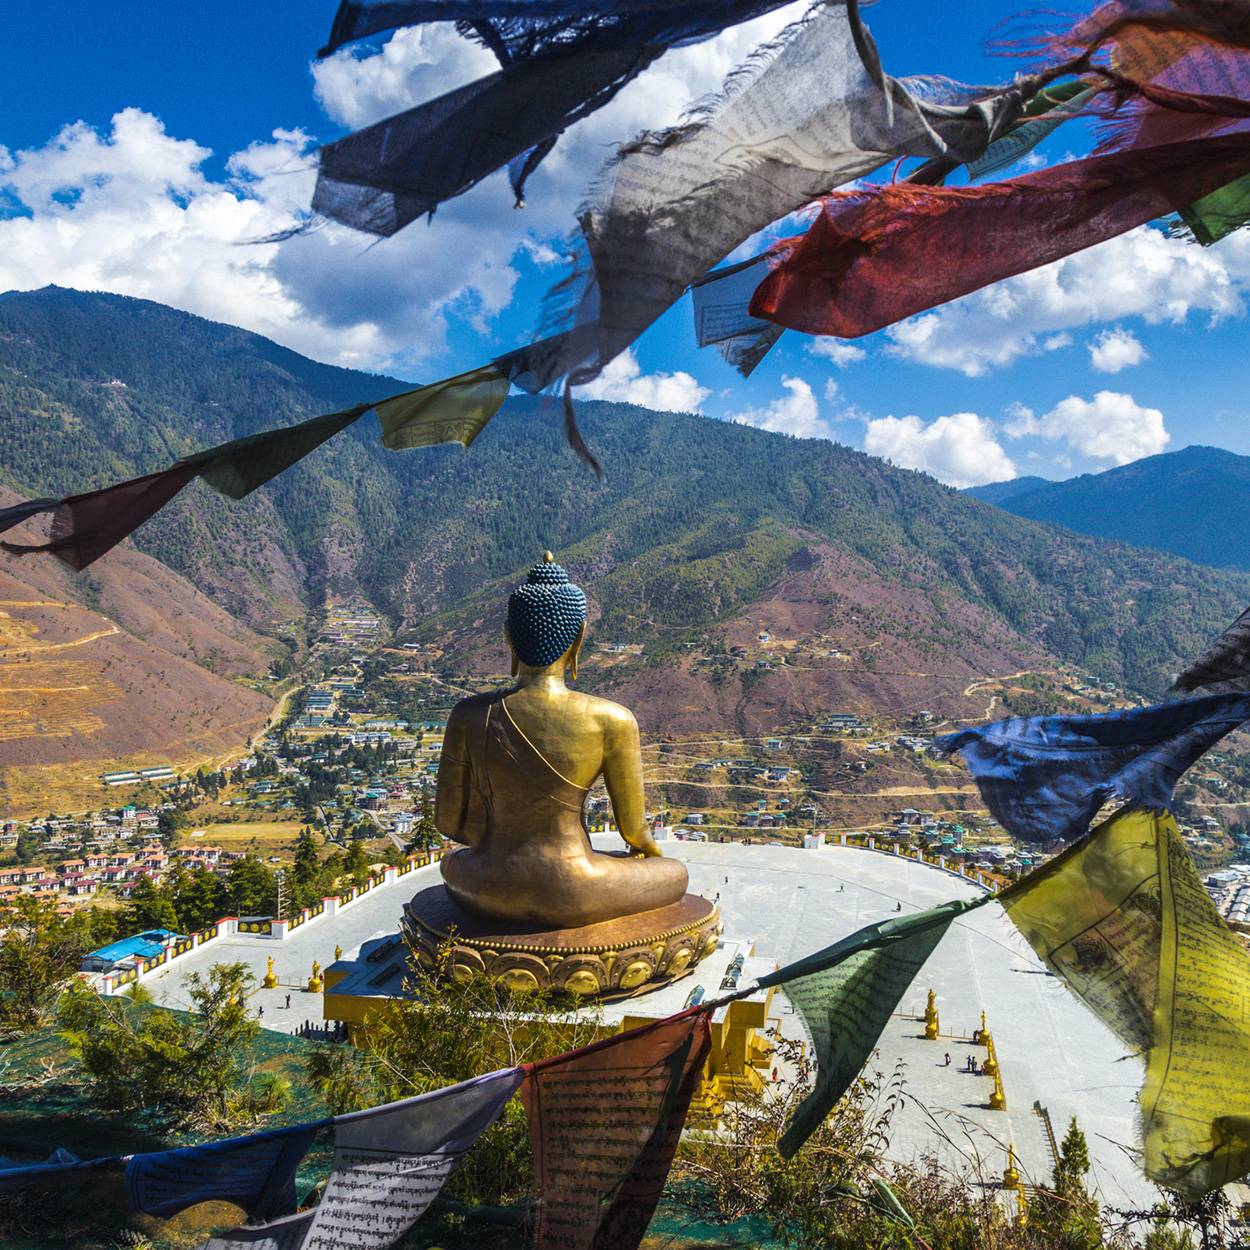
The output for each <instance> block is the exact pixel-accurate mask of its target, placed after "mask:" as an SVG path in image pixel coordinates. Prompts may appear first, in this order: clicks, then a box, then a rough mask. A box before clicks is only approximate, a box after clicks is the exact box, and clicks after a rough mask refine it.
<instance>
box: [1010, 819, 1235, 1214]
mask: <svg viewBox="0 0 1250 1250" xmlns="http://www.w3.org/2000/svg"><path fill="white" fill-rule="evenodd" d="M999 900H1000V901H1001V902H1002V904H1003V906H1004V908H1005V909H1006V911H1007V914H1008V916H1010V917H1011V919H1012V921H1014V922H1015V924H1016V925H1017V926H1018V927H1019V928H1020V931H1021V933H1023V934H1024V936H1025V938H1027V939H1028V941H1029V944H1030V945H1031V946H1032V947H1033V948H1034V950H1036V951H1037V953H1038V955H1040V956H1041V958H1042V959H1043V960H1044V961H1045V963H1046V964H1047V966H1048V967H1049V968H1050V969H1051V970H1052V971H1053V972H1054V973H1055V974H1056V975H1057V976H1059V977H1060V978H1062V979H1063V981H1064V982H1065V983H1066V984H1067V986H1068V988H1069V989H1071V990H1072V991H1073V993H1075V994H1076V995H1077V997H1079V998H1080V999H1081V1000H1082V1001H1083V1002H1084V1003H1085V1004H1086V1005H1087V1006H1088V1007H1090V1008H1091V1010H1093V1011H1094V1012H1095V1013H1096V1014H1097V1015H1098V1016H1099V1017H1100V1018H1101V1019H1102V1020H1103V1021H1104V1022H1105V1023H1106V1024H1107V1026H1108V1027H1109V1028H1110V1029H1112V1030H1113V1031H1114V1032H1115V1033H1116V1034H1117V1036H1119V1037H1120V1038H1121V1039H1122V1040H1123V1041H1124V1042H1125V1043H1126V1044H1127V1045H1128V1046H1130V1047H1132V1048H1133V1049H1134V1050H1135V1051H1140V1052H1143V1053H1144V1056H1145V1060H1146V1074H1145V1083H1144V1085H1143V1088H1142V1092H1141V1096H1140V1103H1141V1127H1142V1147H1143V1158H1142V1167H1143V1170H1144V1171H1145V1173H1146V1175H1147V1176H1148V1177H1149V1178H1150V1179H1151V1180H1153V1181H1155V1182H1156V1183H1158V1184H1160V1185H1164V1186H1166V1187H1168V1188H1169V1189H1175V1190H1178V1191H1179V1192H1180V1193H1181V1194H1183V1195H1184V1196H1185V1197H1186V1198H1189V1199H1194V1198H1198V1197H1200V1196H1201V1195H1202V1194H1204V1193H1207V1192H1209V1191H1210V1190H1212V1189H1217V1188H1219V1187H1220V1186H1221V1185H1226V1184H1228V1183H1229V1182H1230V1181H1235V1180H1237V1179H1238V1178H1239V1177H1241V1176H1244V1175H1245V1174H1246V1173H1247V1172H1250V1018H1248V1016H1247V1011H1246V995H1245V987H1246V986H1247V984H1250V953H1248V952H1247V951H1246V948H1245V946H1244V945H1243V944H1242V943H1241V942H1240V941H1239V940H1238V939H1237V938H1236V937H1235V936H1234V934H1233V933H1232V932H1231V931H1230V930H1229V928H1228V926H1227V925H1226V924H1225V923H1224V921H1223V920H1222V919H1221V918H1220V915H1219V913H1218V912H1217V911H1216V910H1215V906H1214V904H1213V903H1212V902H1211V899H1210V897H1209V896H1208V895H1207V892H1206V890H1204V889H1203V886H1202V882H1201V881H1200V880H1199V878H1198V875H1197V873H1196V872H1195V871H1194V868H1193V865H1192V863H1191V862H1190V859H1189V855H1188V852H1187V851H1186V849H1185V845H1184V843H1183V842H1182V840H1181V838H1180V835H1179V834H1178V832H1177V829H1176V822H1175V820H1174V819H1173V818H1172V817H1171V816H1170V815H1168V814H1167V813H1164V812H1158V811H1146V810H1141V809H1135V810H1131V811H1127V812H1120V813H1118V814H1117V815H1115V816H1113V817H1112V818H1111V819H1110V820H1108V821H1105V822H1104V823H1103V824H1101V825H1099V826H1098V827H1097V828H1096V829H1095V830H1094V831H1093V832H1092V833H1091V834H1090V836H1089V837H1088V838H1087V839H1086V840H1084V841H1082V842H1080V843H1078V844H1077V845H1075V846H1072V847H1069V848H1068V850H1066V851H1065V852H1064V853H1063V854H1062V855H1060V856H1058V857H1056V858H1055V859H1053V860H1051V861H1050V863H1048V864H1045V865H1043V866H1042V868H1040V869H1038V871H1036V872H1034V873H1032V874H1030V875H1029V876H1028V877H1026V878H1025V879H1024V880H1023V881H1020V882H1018V883H1017V884H1016V885H1014V886H1012V887H1010V888H1009V889H1008V890H1005V891H1004V892H1003V893H1002V894H1001V895H1000V896H999Z"/></svg>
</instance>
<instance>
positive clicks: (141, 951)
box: [82, 929, 181, 972]
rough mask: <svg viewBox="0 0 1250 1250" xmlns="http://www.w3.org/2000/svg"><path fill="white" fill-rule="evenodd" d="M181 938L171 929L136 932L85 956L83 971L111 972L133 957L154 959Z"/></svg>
mask: <svg viewBox="0 0 1250 1250" xmlns="http://www.w3.org/2000/svg"><path fill="white" fill-rule="evenodd" d="M180 940H181V935H180V934H177V933H174V932H173V931H172V930H170V929H149V930H147V932H146V933H136V934H134V935H133V936H132V937H128V938H122V939H121V941H119V942H110V943H109V944H108V945H107V946H101V947H100V949H99V950H98V951H92V952H91V954H89V955H86V956H84V957H83V961H82V971H83V972H111V971H112V970H113V969H114V968H116V967H117V965H118V964H124V963H128V962H130V961H131V960H133V959H153V958H155V957H157V956H158V955H160V954H161V953H162V952H163V951H164V950H165V947H166V946H167V945H169V943H170V942H177V941H180Z"/></svg>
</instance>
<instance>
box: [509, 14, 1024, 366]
mask: <svg viewBox="0 0 1250 1250" xmlns="http://www.w3.org/2000/svg"><path fill="white" fill-rule="evenodd" d="M1019 110H1020V93H1019V91H1018V90H1016V89H1015V88H1010V89H1007V90H1005V91H994V90H989V89H975V88H970V87H965V86H961V85H959V84H956V83H952V82H950V81H948V80H945V79H902V80H899V79H895V78H892V77H891V76H890V75H888V74H886V73H885V72H884V71H883V70H882V68H881V65H880V62H879V60H878V58H877V55H876V49H875V46H874V45H873V42H872V36H871V35H870V34H869V32H868V31H867V29H866V28H865V27H864V26H863V24H862V22H861V21H860V19H859V14H858V11H857V9H856V7H855V6H854V5H853V4H848V5H842V4H831V5H822V6H817V7H816V8H815V9H814V10H813V11H812V13H811V15H810V16H808V17H807V18H805V19H804V20H803V21H801V22H798V23H796V24H795V25H794V26H792V27H790V28H789V29H788V30H787V31H786V32H784V33H783V35H782V36H780V37H779V38H778V40H777V41H776V43H775V44H774V45H772V46H771V47H769V48H766V49H763V50H761V51H760V52H759V53H757V54H756V56H755V58H754V59H753V63H752V64H751V65H750V67H749V68H748V69H744V70H740V71H738V72H737V73H736V74H735V75H734V76H733V77H732V78H731V79H730V81H729V82H728V84H727V85H726V88H725V91H724V93H723V95H722V97H721V98H720V100H719V101H717V102H716V103H715V104H713V105H710V106H709V107H708V108H707V109H706V110H704V111H703V113H702V114H701V116H699V117H698V118H697V119H696V120H693V121H691V122H690V123H688V124H687V125H684V126H679V127H677V128H674V129H672V130H667V131H663V132H660V133H658V134H652V133H646V134H643V135H641V136H639V138H637V139H635V140H634V141H633V142H632V143H629V144H626V145H625V146H624V147H623V148H622V149H621V150H620V152H619V154H618V155H617V156H616V157H615V159H614V160H612V161H611V162H610V163H609V164H608V165H607V166H606V167H605V170H604V172H603V174H602V176H601V178H600V184H599V185H600V188H601V189H599V190H597V191H596V192H594V193H592V197H591V200H590V202H589V203H588V205H587V206H586V208H585V210H584V211H583V212H582V213H581V214H580V216H579V221H580V225H581V234H582V237H581V239H580V241H579V242H578V243H577V245H576V247H575V255H574V270H573V273H572V274H571V276H570V277H569V278H567V279H566V280H565V281H564V282H563V283H561V284H560V285H559V286H557V287H556V288H555V289H554V290H553V291H552V293H551V294H550V296H549V297H548V302H547V307H546V310H545V312H544V325H543V330H542V333H543V334H544V336H545V339H544V344H543V346H544V358H543V359H542V360H541V361H540V362H538V363H534V362H527V363H526V365H525V366H524V367H522V368H520V369H518V370H516V371H515V372H514V373H513V380H514V381H516V382H517V385H520V386H523V387H525V389H533V390H540V389H542V388H543V387H545V386H549V385H551V383H552V382H554V381H555V380H556V379H557V378H559V377H560V376H562V375H564V374H570V375H572V376H571V381H572V382H573V384H574V385H577V384H578V383H583V382H588V381H591V380H592V379H593V378H594V377H596V376H597V375H598V372H599V370H601V369H602V368H603V366H604V365H605V364H607V362H608V361H610V360H612V359H613V358H614V357H615V356H617V355H619V354H620V353H621V352H622V351H624V350H625V349H626V348H627V347H628V346H629V345H630V344H631V343H633V342H634V340H635V339H636V338H637V337H638V336H639V335H640V334H641V333H642V332H643V331H644V330H645V329H646V328H647V327H648V326H649V325H650V324H651V323H652V322H653V321H655V320H656V319H657V318H658V317H659V316H660V315H661V314H662V313H663V312H665V311H666V310H667V309H668V308H669V307H670V306H671V305H672V304H673V303H675V302H676V301H677V300H678V299H679V298H680V297H681V296H682V294H683V293H684V292H685V290H686V288H687V287H688V286H689V285H690V284H691V283H692V282H694V281H695V280H696V279H698V278H701V277H702V276H703V275H704V274H705V273H707V272H708V270H709V269H711V268H712V266H713V265H716V264H718V263H719V262H720V261H721V260H723V259H724V257H725V256H727V255H728V254H729V253H730V252H731V251H732V250H733V249H734V248H735V247H737V246H739V245H740V244H741V243H743V242H744V241H745V240H746V239H748V238H749V237H750V236H751V235H752V234H754V233H755V232H756V231H758V230H761V229H763V228H764V227H765V226H768V225H770V224H771V223H772V222H774V221H777V220H778V219H780V218H782V217H784V216H785V215H786V214H787V213H790V212H793V211H795V210H796V209H798V208H801V207H803V206H804V205H805V204H808V203H810V202H811V201H812V200H813V199H815V198H817V197H818V196H820V195H822V194H824V193H825V192H826V191H828V190H829V189H830V188H831V187H835V186H838V185H839V184H840V183H843V182H846V181H848V180H850V179H852V178H859V177H863V176H864V175H865V174H868V173H870V172H871V171H872V170H874V169H877V168H878V167H880V166H881V165H882V164H884V163H885V162H886V161H888V160H891V159H895V158H897V157H900V156H907V155H912V156H923V157H934V156H951V157H954V158H955V159H956V160H958V161H961V162H962V161H969V160H975V159H976V157H978V156H980V154H981V153H982V152H983V151H984V150H985V147H986V144H987V143H988V142H989V141H990V140H991V139H992V138H994V137H995V136H996V135H997V133H998V132H999V130H1000V129H1001V128H1002V127H1003V126H1004V125H1006V124H1008V123H1009V122H1010V121H1011V120H1012V119H1013V118H1014V117H1015V116H1016V115H1017V114H1018V112H1019ZM574 331H581V332H583V333H582V334H581V335H576V334H572V333H571V332H574ZM562 334H570V337H569V338H568V339H564V340H560V338H559V336H560V335H562ZM556 342H559V343H560V344H561V345H560V347H559V349H558V350H555V351H552V350H550V345H551V344H553V343H556ZM520 374H525V376H526V377H527V379H528V380H529V381H528V384H527V382H523V381H521V379H520V376H518V375H520Z"/></svg>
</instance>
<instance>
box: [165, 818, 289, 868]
mask: <svg viewBox="0 0 1250 1250" xmlns="http://www.w3.org/2000/svg"><path fill="white" fill-rule="evenodd" d="M192 828H195V829H203V830H204V836H203V837H202V838H186V839H185V840H184V842H183V845H185V846H195V845H197V844H198V845H200V846H220V847H221V848H222V849H223V850H227V851H251V852H252V853H253V854H255V855H259V856H260V857H261V858H262V859H267V858H268V857H269V856H270V855H280V856H281V857H282V858H283V859H284V860H287V859H291V858H292V856H293V855H294V854H295V843H296V840H297V839H298V838H299V831H300V828H301V825H300V822H299V819H298V818H297V817H294V816H293V817H292V819H290V820H249V821H244V822H240V823H239V824H228V825H219V824H193V825H192Z"/></svg>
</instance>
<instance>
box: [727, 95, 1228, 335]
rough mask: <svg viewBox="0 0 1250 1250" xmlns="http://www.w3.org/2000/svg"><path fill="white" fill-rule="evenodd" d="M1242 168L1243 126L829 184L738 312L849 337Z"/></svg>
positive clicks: (1056, 254) (1180, 199)
mask: <svg viewBox="0 0 1250 1250" xmlns="http://www.w3.org/2000/svg"><path fill="white" fill-rule="evenodd" d="M1199 121H1200V122H1204V124H1205V120H1204V119H1201V118H1200V119H1199ZM1248 171H1250V134H1248V133H1234V134H1227V135H1217V136H1208V137H1204V138H1199V139H1188V140H1183V141H1181V142H1176V143H1164V144H1159V145H1156V146H1152V147H1144V148H1136V147H1135V148H1130V149H1129V150H1127V151H1122V152H1114V153H1111V154H1109V155H1105V156H1095V157H1091V158H1088V159H1086V160H1081V161H1073V162H1071V163H1070V164H1067V165H1060V166H1057V167H1055V168H1053V169H1043V170H1039V171H1038V172H1037V173H1033V174H1025V175H1023V176H1022V177H1019V178H1013V179H1009V180H1008V181H1006V182H997V183H989V184H987V185H984V186H977V187H939V186H921V185H917V184H915V183H895V184H893V185H890V186H882V187H874V188H871V189H866V190H862V191H853V192H848V193H846V194H836V195H832V196H829V197H827V198H826V200H825V205H824V208H823V210H822V211H821V214H820V216H819V217H818V218H817V219H816V221H815V222H814V224H813V225H812V227H811V229H810V230H809V231H808V232H807V234H806V235H805V236H804V237H803V238H802V239H801V240H800V241H799V242H798V244H797V246H795V247H794V249H793V250H792V251H791V252H790V254H789V255H788V256H787V257H785V258H784V259H782V260H780V261H779V263H778V264H777V266H776V268H775V269H774V270H773V271H772V273H770V274H769V275H768V277H766V278H765V279H764V281H763V282H762V283H761V284H760V286H759V288H758V289H757V290H756V292H755V297H754V298H753V299H752V301H751V306H750V312H751V314H752V315H753V316H756V317H761V318H764V319H766V320H769V321H775V322H776V323H777V324H778V325H782V326H785V327H787V328H789V329H795V330H802V331H804V332H805V333H808V334H832V335H837V336H838V337H840V338H858V337H860V336H861V335H864V334H871V333H873V331H875V330H880V329H882V328H883V327H885V326H888V325H893V324H894V323H895V322H897V321H901V320H903V319H904V318H905V317H910V316H913V315H914V314H916V313H919V312H924V311H925V310H926V309H929V308H934V307H936V306H937V305H939V304H944V303H947V302H948V301H950V300H953V299H958V298H959V297H960V296H963V295H967V294H969V293H970V292H972V291H976V290H979V289H980V288H981V287H984V286H989V285H990V284H991V283H994V282H999V281H1001V280H1002V279H1004V278H1009V277H1012V276H1013V275H1015V274H1019V273H1024V272H1026V271H1027V270H1030V269H1036V268H1038V267H1039V266H1041V265H1046V264H1050V263H1051V262H1052V261H1056V260H1060V259H1062V258H1063V257H1065V256H1070V255H1071V254H1072V253H1073V252H1077V251H1080V250H1081V249H1083V248H1087V247H1091V246H1093V245H1094V244H1095V243H1101V242H1104V241H1105V240H1107V239H1111V238H1114V237H1115V236H1117V235H1120V234H1123V233H1125V231H1127V230H1131V229H1132V228H1133V227H1134V226H1140V225H1142V224H1144V223H1145V222H1148V221H1151V220H1153V219H1154V218H1157V217H1163V216H1165V215H1167V214H1168V213H1173V212H1176V211H1177V210H1178V209H1179V208H1182V207H1184V206H1185V205H1187V204H1191V203H1193V202H1194V201H1195V200H1198V199H1200V198H1201V197H1202V196H1205V195H1207V194H1209V193H1210V192H1212V191H1215V190H1218V189H1219V188H1220V187H1222V186H1225V185H1227V184H1228V183H1229V182H1231V181H1232V180H1233V179H1235V178H1239V177H1241V176H1242V175H1243V174H1245V173H1247V172H1248Z"/></svg>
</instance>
